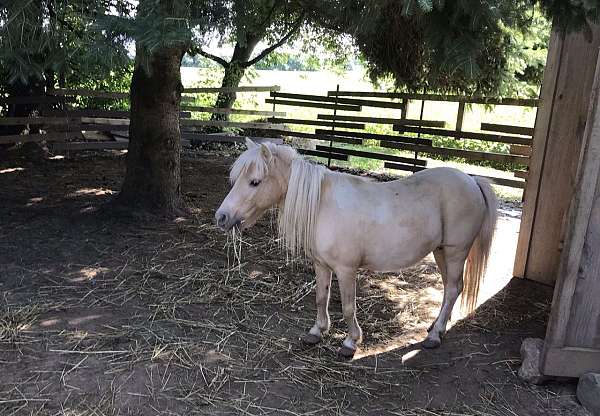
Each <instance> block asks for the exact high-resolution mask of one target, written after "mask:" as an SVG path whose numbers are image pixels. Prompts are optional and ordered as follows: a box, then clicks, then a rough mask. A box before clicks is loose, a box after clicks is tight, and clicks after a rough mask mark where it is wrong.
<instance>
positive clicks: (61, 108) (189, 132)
mask: <svg viewBox="0 0 600 416" xmlns="http://www.w3.org/2000/svg"><path fill="white" fill-rule="evenodd" d="M279 89H280V87H279V86H276V85H272V86H252V87H244V86H242V87H237V88H187V89H185V90H184V91H183V96H182V105H181V112H180V119H181V121H180V128H181V132H182V134H181V135H182V144H183V145H184V146H186V145H190V144H191V142H192V141H195V140H198V141H204V142H235V141H243V140H244V137H239V136H231V135H225V134H207V133H203V132H202V130H203V128H205V127H210V126H214V127H237V128H241V129H255V130H277V131H285V129H286V127H285V126H284V125H280V124H273V123H271V122H237V121H224V120H197V119H193V118H192V114H193V113H213V114H214V113H218V114H235V115H244V116H259V117H285V115H286V113H285V112H280V111H279V112H276V111H259V110H254V109H229V108H213V107H202V106H195V105H193V103H190V101H192V100H193V94H200V93H205V94H206V93H208V94H216V93H219V92H222V91H225V92H241V93H244V92H263V93H268V92H276V91H279ZM82 97H83V98H91V99H94V100H100V101H102V102H104V103H107V102H115V101H118V100H129V94H128V93H124V92H106V91H94V90H86V89H58V90H52V91H49V92H48V93H47V94H46V95H43V96H29V97H7V98H2V97H0V105H10V104H27V105H29V106H34V107H35V108H36V109H37V110H36V113H37V116H30V117H2V118H0V127H6V126H14V127H16V129H17V130H19V133H15V134H4V135H2V133H0V144H16V143H26V142H42V141H43V142H46V143H48V144H49V146H50V147H51V148H52V150H53V151H79V150H96V149H127V146H128V141H129V111H123V110H96V109H81V108H77V107H76V106H75V105H74V103H75V102H76V100H77V98H82ZM254 139H255V140H257V141H261V140H269V141H273V140H275V141H279V142H281V139H271V138H262V137H257V138H254Z"/></svg>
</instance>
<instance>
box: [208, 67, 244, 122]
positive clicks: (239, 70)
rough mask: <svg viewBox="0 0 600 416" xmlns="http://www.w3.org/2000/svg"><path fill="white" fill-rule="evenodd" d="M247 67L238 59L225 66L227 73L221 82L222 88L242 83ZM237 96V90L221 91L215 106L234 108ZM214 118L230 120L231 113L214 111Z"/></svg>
mask: <svg viewBox="0 0 600 416" xmlns="http://www.w3.org/2000/svg"><path fill="white" fill-rule="evenodd" d="M245 72H246V68H244V67H243V66H241V65H240V62H238V61H233V60H232V61H231V62H230V63H229V65H227V66H226V67H225V75H224V76H223V81H222V82H221V88H236V87H238V86H239V85H240V82H241V81H242V78H243V77H244V73H245ZM236 98H237V94H236V93H235V92H231V93H227V92H220V93H219V95H218V96H217V101H216V102H215V108H227V109H231V108H233V104H234V103H235V100H236ZM212 120H229V114H220V113H213V115H212Z"/></svg>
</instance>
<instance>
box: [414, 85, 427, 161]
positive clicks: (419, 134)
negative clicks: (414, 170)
mask: <svg viewBox="0 0 600 416" xmlns="http://www.w3.org/2000/svg"><path fill="white" fill-rule="evenodd" d="M425 93H426V91H425V89H423V95H425ZM424 110H425V98H424V97H423V99H422V100H421V112H420V113H419V121H423V111H424ZM421 128H423V125H422V124H421V125H420V126H419V130H420V129H421ZM420 137H421V132H420V131H419V132H418V133H417V138H420ZM418 158H419V152H418V151H416V150H415V163H413V165H414V166H415V167H416V166H417V159H418Z"/></svg>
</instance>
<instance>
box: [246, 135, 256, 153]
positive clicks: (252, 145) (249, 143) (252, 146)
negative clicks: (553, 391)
mask: <svg viewBox="0 0 600 416" xmlns="http://www.w3.org/2000/svg"><path fill="white" fill-rule="evenodd" d="M246 147H247V148H248V150H250V149H255V148H256V147H258V145H257V144H256V143H254V142H253V141H252V140H250V137H246Z"/></svg>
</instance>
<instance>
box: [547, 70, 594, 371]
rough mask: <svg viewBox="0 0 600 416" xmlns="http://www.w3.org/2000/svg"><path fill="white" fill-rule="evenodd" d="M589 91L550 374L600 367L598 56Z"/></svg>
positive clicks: (551, 331)
mask: <svg viewBox="0 0 600 416" xmlns="http://www.w3.org/2000/svg"><path fill="white" fill-rule="evenodd" d="M591 96H592V99H591V100H590V111H589V113H588V116H587V124H586V129H585V133H584V143H583V151H582V152H581V159H580V163H579V167H578V174H577V184H576V187H575V193H574V195H573V199H572V202H571V204H570V208H569V211H568V215H567V217H566V221H565V224H566V227H565V230H566V232H565V240H564V249H563V251H562V253H561V257H560V264H559V268H558V273H557V275H558V278H557V281H556V286H555V288H554V299H553V301H552V313H551V314H550V320H549V322H548V330H547V333H546V340H545V343H544V350H543V352H542V357H541V361H540V364H541V369H542V372H543V373H544V374H547V375H552V376H570V377H579V376H581V375H582V374H584V373H586V372H590V371H600V59H599V60H598V63H597V65H596V76H595V84H594V87H593V89H592V93H591Z"/></svg>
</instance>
